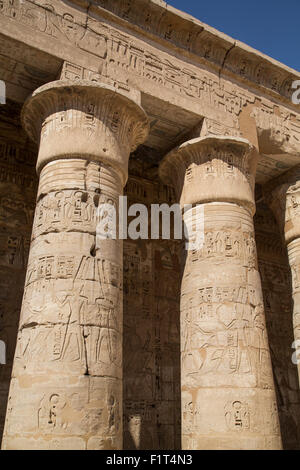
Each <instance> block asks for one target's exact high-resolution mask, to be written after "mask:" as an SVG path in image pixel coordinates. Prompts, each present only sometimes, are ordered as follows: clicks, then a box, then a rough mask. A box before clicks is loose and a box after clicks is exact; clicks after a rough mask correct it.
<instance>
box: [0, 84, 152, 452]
mask: <svg viewBox="0 0 300 470" xmlns="http://www.w3.org/2000/svg"><path fill="white" fill-rule="evenodd" d="M22 121H23V126H24V128H25V130H26V131H27V133H28V134H29V136H30V137H31V138H32V139H33V140H35V141H36V142H39V143H40V147H39V156H38V162H37V171H38V174H39V177H40V181H39V190H38V196H37V206H36V211H35V220H34V226H33V233H32V241H31V247H30V254H29V261H28V269H27V276H26V281H25V291H24V297H23V303H22V311H21V318H20V324H19V334H18V339H17V349H16V355H15V360H14V368H13V374H12V382H11V388H10V396H9V403H8V409H7V417H6V424H5V431H4V439H3V448H4V449H56V448H58V449H121V448H122V244H121V241H120V240H117V239H106V240H105V239H99V237H96V226H97V223H98V222H99V217H101V214H102V216H103V211H102V212H101V211H100V210H99V207H101V205H103V204H110V205H113V206H114V207H115V208H116V210H117V209H118V202H119V201H118V198H119V195H121V194H122V190H123V186H124V184H125V182H126V179H127V165H128V158H129V154H130V152H131V151H132V150H133V149H135V147H136V146H137V145H138V144H140V143H141V142H142V141H143V140H144V139H145V138H146V135H147V131H148V122H147V118H146V116H145V113H144V111H143V110H142V108H141V107H140V105H139V104H138V103H137V102H136V101H135V100H134V99H131V98H130V99H129V98H128V97H125V96H123V95H122V94H120V93H119V92H117V91H116V90H115V89H114V88H111V87H109V86H107V85H101V84H97V83H94V82H88V81H78V82H76V83H74V82H68V81H57V82H52V83H49V84H47V85H45V86H43V87H41V88H39V89H38V90H37V91H36V92H34V93H33V95H32V96H31V97H30V98H29V99H28V100H27V102H26V103H25V105H24V108H23V112H22ZM102 207H103V206H102ZM103 228H104V231H105V229H106V227H105V226H104V227H103Z"/></svg>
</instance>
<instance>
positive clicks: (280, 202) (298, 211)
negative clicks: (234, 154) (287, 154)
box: [263, 165, 300, 243]
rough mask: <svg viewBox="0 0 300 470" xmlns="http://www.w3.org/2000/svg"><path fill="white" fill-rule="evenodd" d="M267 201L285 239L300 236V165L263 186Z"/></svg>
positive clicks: (289, 239)
mask: <svg viewBox="0 0 300 470" xmlns="http://www.w3.org/2000/svg"><path fill="white" fill-rule="evenodd" d="M263 194H264V198H265V201H266V203H267V204H268V205H269V207H270V208H271V209H272V211H273V213H274V215H275V217H276V219H277V222H278V224H279V227H280V229H281V231H282V232H283V233H284V237H285V241H286V242H287V243H290V242H291V241H293V240H294V239H297V238H299V237H300V217H299V216H300V165H297V166H295V167H293V168H291V169H290V170H288V171H287V172H285V173H284V174H283V175H281V176H279V177H277V178H274V179H273V180H271V181H270V182H268V183H267V184H266V185H265V186H264V188H263Z"/></svg>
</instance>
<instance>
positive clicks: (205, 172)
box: [160, 137, 281, 449]
mask: <svg viewBox="0 0 300 470" xmlns="http://www.w3.org/2000/svg"><path fill="white" fill-rule="evenodd" d="M256 161H257V154H256V152H255V150H254V149H253V148H252V147H251V146H250V145H249V143H248V142H247V141H245V140H244V139H231V138H226V137H224V138H218V137H215V138H214V137H209V138H203V139H194V140H192V141H189V142H187V143H185V144H183V145H182V146H180V147H179V148H177V149H175V150H174V151H172V152H171V153H170V154H168V155H167V156H166V158H165V160H164V161H163V163H162V165H161V168H160V174H161V177H162V178H163V180H164V181H165V182H169V183H173V185H174V186H175V187H176V189H177V193H178V199H179V200H180V203H181V205H182V207H183V206H184V205H185V204H194V205H197V206H198V209H199V207H202V209H203V211H202V213H204V243H203V246H199V247H198V248H197V249H195V250H189V251H187V253H186V263H185V269H184V275H183V280H182V288H181V368H182V369H181V392H182V446H183V449H271V448H272V449H273V448H275V449H276V448H280V447H281V439H280V431H279V424H278V416H277V407H276V398H275V392H274V384H273V376H272V367H271V362H270V354H269V346H268V340H267V333H266V326H265V315H264V307H263V297H262V289H261V281H260V276H259V273H258V269H257V256H256V245H255V238H254V227H253V218H252V217H253V214H254V211H255V204H254V198H253V186H254V175H255V167H256ZM193 210H194V212H195V217H197V212H198V210H196V209H195V208H194V209H190V210H189V211H188V212H187V214H188V215H187V218H188V219H190V217H191V215H190V212H191V211H193ZM199 213H201V211H199ZM194 222H196V220H195V221H194ZM188 223H190V222H188ZM202 226H203V224H199V227H202Z"/></svg>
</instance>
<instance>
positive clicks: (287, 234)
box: [264, 166, 300, 377]
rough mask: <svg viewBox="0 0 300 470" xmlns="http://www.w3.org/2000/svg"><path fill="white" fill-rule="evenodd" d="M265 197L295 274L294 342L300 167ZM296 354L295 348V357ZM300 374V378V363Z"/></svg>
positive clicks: (299, 278) (299, 331)
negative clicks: (277, 225)
mask: <svg viewBox="0 0 300 470" xmlns="http://www.w3.org/2000/svg"><path fill="white" fill-rule="evenodd" d="M264 196H265V199H266V201H267V203H268V204H269V206H270V208H271V209H272V210H273V213H274V215H275V217H276V219H277V222H278V224H279V227H280V230H281V233H282V235H283V238H284V241H285V243H286V246H287V252H288V258H289V265H290V268H291V274H292V295H293V327H294V339H295V340H296V341H300V167H299V166H297V167H296V168H293V169H291V170H289V171H288V172H287V173H285V174H284V175H283V176H280V177H279V178H276V179H275V180H273V181H271V182H270V183H268V184H267V185H266V186H265V188H264ZM291 347H292V345H291ZM297 349H298V350H299V346H298V348H297ZM292 353H293V350H292V349H291V356H292ZM298 375H299V377H300V364H299V363H298Z"/></svg>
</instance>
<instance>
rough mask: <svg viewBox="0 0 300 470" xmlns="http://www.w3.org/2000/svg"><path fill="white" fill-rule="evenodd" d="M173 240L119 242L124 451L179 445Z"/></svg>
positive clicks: (176, 287) (177, 269) (176, 270)
mask: <svg viewBox="0 0 300 470" xmlns="http://www.w3.org/2000/svg"><path fill="white" fill-rule="evenodd" d="M177 249H178V242H172V241H169V240H163V241H159V240H158V241H153V240H152V241H151V240H143V241H141V240H139V241H135V242H134V241H132V240H127V241H126V242H125V243H124V342H123V360H124V370H123V372H124V391H123V397H124V402H123V405H124V449H127V450H132V449H146V450H147V449H150V450H151V449H164V450H167V449H170V450H172V449H180V440H181V422H180V418H181V403H180V337H179V331H180V330H179V293H180V267H179V262H178V255H177Z"/></svg>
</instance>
